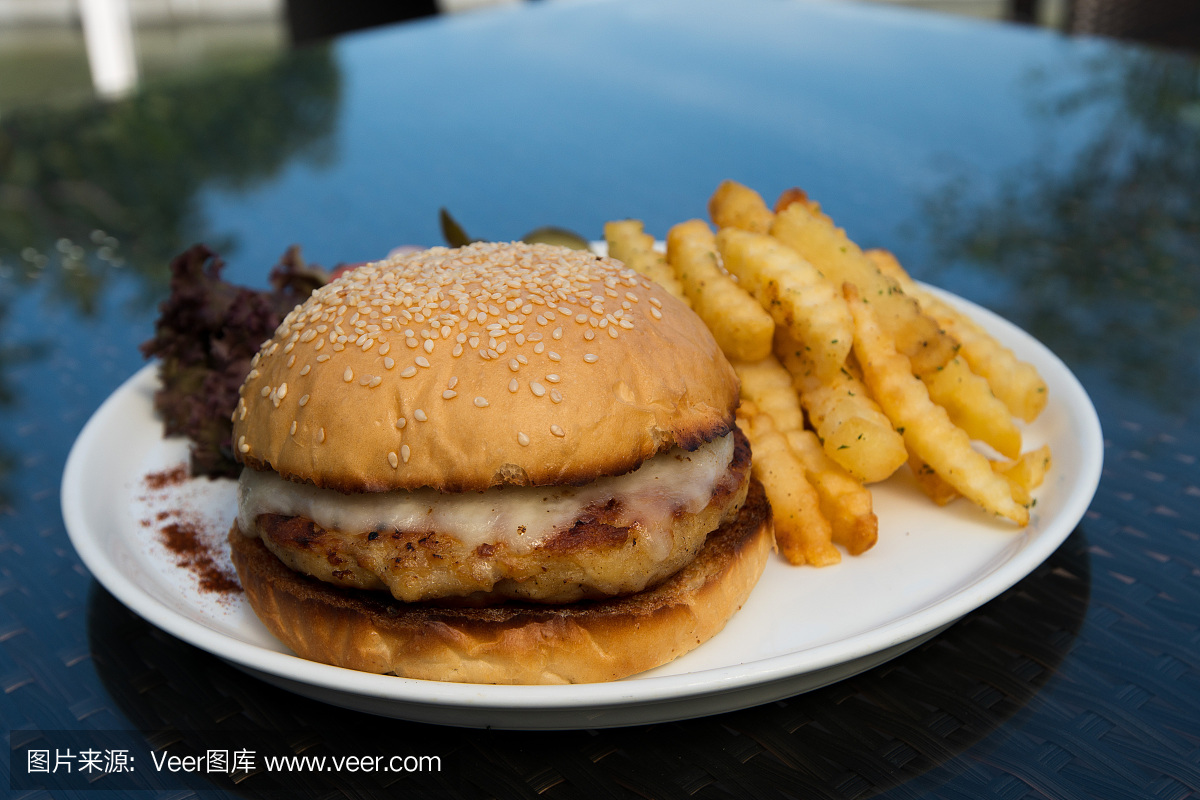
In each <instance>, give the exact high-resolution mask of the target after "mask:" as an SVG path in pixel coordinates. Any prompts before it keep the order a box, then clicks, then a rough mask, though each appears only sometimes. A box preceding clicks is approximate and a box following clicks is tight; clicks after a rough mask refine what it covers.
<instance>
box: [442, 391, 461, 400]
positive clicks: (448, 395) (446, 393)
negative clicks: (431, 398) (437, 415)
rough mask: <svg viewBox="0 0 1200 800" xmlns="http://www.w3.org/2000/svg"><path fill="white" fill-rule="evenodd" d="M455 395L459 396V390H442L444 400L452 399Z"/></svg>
mask: <svg viewBox="0 0 1200 800" xmlns="http://www.w3.org/2000/svg"><path fill="white" fill-rule="evenodd" d="M455 397H458V392H456V391H454V390H453V389H447V390H446V391H444V392H442V399H443V400H452V399H453V398H455Z"/></svg>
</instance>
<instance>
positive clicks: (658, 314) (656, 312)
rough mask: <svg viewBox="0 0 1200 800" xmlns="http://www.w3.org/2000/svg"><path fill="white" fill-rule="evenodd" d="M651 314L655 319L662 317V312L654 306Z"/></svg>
mask: <svg viewBox="0 0 1200 800" xmlns="http://www.w3.org/2000/svg"><path fill="white" fill-rule="evenodd" d="M650 316H652V317H654V318H655V319H662V312H661V311H659V310H658V309H657V308H652V309H650Z"/></svg>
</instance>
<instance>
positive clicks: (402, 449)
mask: <svg viewBox="0 0 1200 800" xmlns="http://www.w3.org/2000/svg"><path fill="white" fill-rule="evenodd" d="M410 452H411V451H410V450H409V449H408V445H406V444H402V445H400V458H402V459H404V463H405V464H407V463H408V456H409V453H410Z"/></svg>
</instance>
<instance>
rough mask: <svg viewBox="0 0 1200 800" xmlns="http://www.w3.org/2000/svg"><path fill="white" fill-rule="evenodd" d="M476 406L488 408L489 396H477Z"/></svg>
mask: <svg viewBox="0 0 1200 800" xmlns="http://www.w3.org/2000/svg"><path fill="white" fill-rule="evenodd" d="M475 407H476V408H487V407H488V401H487V398H485V397H476V398H475Z"/></svg>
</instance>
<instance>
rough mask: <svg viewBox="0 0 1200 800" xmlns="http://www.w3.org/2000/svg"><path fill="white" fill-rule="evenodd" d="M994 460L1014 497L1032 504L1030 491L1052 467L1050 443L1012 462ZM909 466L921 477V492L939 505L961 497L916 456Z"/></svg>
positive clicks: (995, 470) (917, 476)
mask: <svg viewBox="0 0 1200 800" xmlns="http://www.w3.org/2000/svg"><path fill="white" fill-rule="evenodd" d="M990 463H991V465H992V471H994V472H995V473H996V474H997V475H1003V476H1004V477H1005V478H1007V479H1008V481H1009V483H1010V488H1011V489H1012V492H1013V500H1015V501H1016V502H1018V503H1020V504H1021V505H1025V506H1028V504H1029V502H1030V492H1032V491H1033V490H1034V489H1036V488H1038V487H1039V486H1041V485H1042V481H1043V480H1045V477H1046V472H1047V471H1049V469H1050V446H1049V445H1042V446H1041V447H1039V448H1038V449H1036V450H1030V451H1029V452H1027V453H1023V454H1021V456H1020V457H1019V458H1017V459H1015V460H1012V461H992V462H990ZM908 467H909V469H911V470H912V473H913V476H914V477H915V478H916V479H917V485H918V486H920V487H921V491H923V492H925V494H926V495H928V497H929V499H930V500H932V501H933V502H935V503H937V504H938V505H939V506H944V505H946V504H947V503H949V502H950V501H952V500H954V499H955V498H957V497H958V496H959V495H958V491H957V490H956V489H955V488H954V487H953V486H951V485H950V484H948V483H946V482H945V481H944V480H942V479H941V478H940V477H939V476H938V474H937V473H936V472H934V471H933V468H931V467H930V466H929V465H928V464H926V463H924V462H923V461H921V459H919V458H917V457H916V456H915V455H914V456H910V457H909V459H908Z"/></svg>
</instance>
